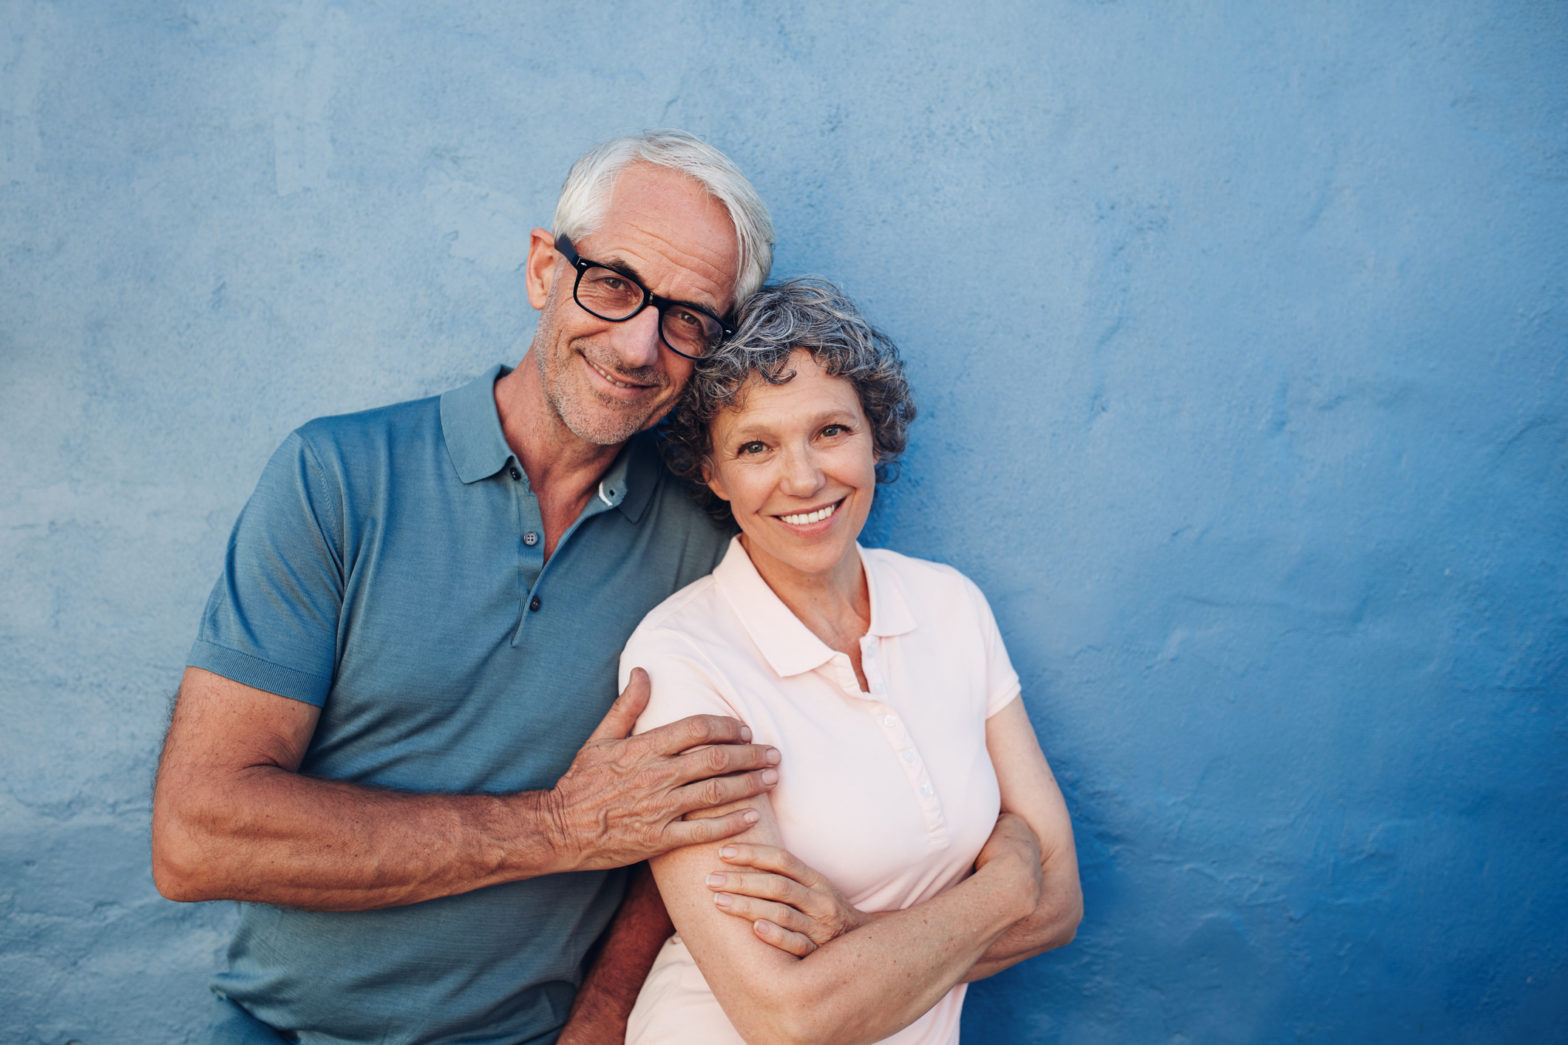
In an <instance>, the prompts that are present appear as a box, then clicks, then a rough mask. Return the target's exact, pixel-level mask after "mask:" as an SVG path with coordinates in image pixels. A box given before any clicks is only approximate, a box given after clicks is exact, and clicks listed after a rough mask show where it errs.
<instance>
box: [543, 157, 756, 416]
mask: <svg viewBox="0 0 1568 1045" xmlns="http://www.w3.org/2000/svg"><path fill="white" fill-rule="evenodd" d="M574 242H575V246H576V248H577V251H578V253H579V254H581V255H582V256H583V257H585V258H590V259H592V260H593V261H596V262H602V263H604V264H607V265H611V266H613V267H615V268H617V269H620V270H622V271H624V272H628V273H630V274H632V275H634V276H636V277H637V279H638V280H640V281H641V282H642V284H643V285H644V286H645V287H647V288H648V289H649V290H651V291H652V292H653V293H655V294H659V295H662V296H664V297H667V298H673V299H674V300H677V301H686V302H690V303H692V304H694V305H701V306H703V307H704V308H706V309H708V310H709V311H710V312H712V313H714V314H715V315H720V316H723V315H728V313H729V311H730V308H731V306H732V305H733V303H734V292H735V275H736V272H737V271H738V268H739V263H740V251H739V247H738V245H737V244H736V239H735V229H734V226H733V225H732V224H731V222H730V218H729V213H728V212H727V211H726V210H725V209H724V205H723V204H721V203H720V202H719V201H718V200H716V199H714V198H713V197H711V196H709V195H708V194H707V192H706V191H705V190H704V189H703V188H702V186H700V185H699V184H698V183H697V182H695V181H693V180H692V179H690V178H688V177H686V176H685V175H683V174H680V173H678V172H676V171H672V170H670V169H669V168H666V167H657V166H653V165H651V164H645V163H635V164H632V165H631V166H630V167H628V168H626V170H624V171H622V172H621V175H620V177H619V178H617V179H616V182H615V188H614V190H613V192H612V193H611V196H610V205H609V207H608V209H607V210H606V211H605V215H604V220H603V221H602V222H601V223H600V224H599V227H598V228H596V229H595V230H594V231H593V232H591V233H589V234H588V235H585V236H583V237H581V238H580V239H578V240H576V241H574ZM576 275H577V273H576V271H575V270H574V269H573V268H572V267H571V265H569V264H568V263H567V262H566V259H565V258H563V257H562V256H561V255H560V254H559V253H558V252H556V250H555V247H554V243H553V239H552V238H551V237H550V236H549V234H548V233H547V232H545V230H543V229H536V230H535V231H534V235H533V239H532V241H531V242H530V245H529V254H528V297H529V301H530V302H532V303H533V305H534V307H535V308H538V309H540V310H541V314H540V317H539V328H538V331H537V332H536V333H535V335H534V341H533V347H532V348H531V349H530V352H532V353H533V354H534V356H535V361H536V364H537V365H538V367H539V377H540V380H541V383H542V384H543V386H544V390H545V396H546V399H547V400H548V401H549V404H550V407H551V410H552V412H553V413H554V414H555V415H556V417H557V418H558V419H559V420H560V421H561V423H562V424H563V425H564V426H565V427H566V429H567V430H568V431H570V432H571V433H572V434H573V435H575V436H576V437H577V438H579V439H581V440H583V441H585V442H589V443H593V444H596V445H599V446H613V445H617V444H619V443H623V442H625V441H626V440H627V439H629V438H631V436H632V435H633V434H634V433H636V432H639V431H641V430H643V429H644V428H648V427H650V426H651V425H653V424H655V423H656V422H657V421H658V420H659V419H660V418H661V417H663V416H664V415H665V414H666V413H667V412H668V411H669V409H670V407H671V406H673V405H674V404H675V400H676V399H677V398H678V397H679V396H680V393H681V389H682V388H683V387H684V386H685V384H686V379H687V378H688V377H690V376H691V368H692V362H691V360H689V359H685V358H683V357H681V356H678V355H676V354H675V353H674V352H672V351H670V350H669V349H668V348H666V347H665V345H664V342H663V341H662V340H661V338H660V336H659V312H658V310H657V309H654V308H645V309H643V310H642V311H641V312H639V313H638V314H637V315H635V316H633V317H632V318H631V319H629V320H626V321H624V322H621V323H611V322H609V321H608V320H603V319H598V318H596V317H595V316H592V315H589V314H588V313H587V312H585V311H583V309H582V308H580V307H579V306H578V305H577V303H576V302H575V301H573V300H572V284H573V282H574V280H575V279H576Z"/></svg>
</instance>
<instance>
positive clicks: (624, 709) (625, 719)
mask: <svg viewBox="0 0 1568 1045" xmlns="http://www.w3.org/2000/svg"><path fill="white" fill-rule="evenodd" d="M652 691H653V686H652V684H651V683H650V682H649V681H648V673H647V672H646V671H644V670H643V669H642V668H633V669H632V674H631V678H629V679H627V680H626V688H625V689H623V690H621V695H620V696H618V697H616V698H615V703H613V704H611V705H610V710H609V711H607V712H605V714H604V718H603V719H601V720H600V721H599V725H598V726H597V727H596V728H595V729H594V731H593V732H592V733H591V734H589V736H588V741H589V743H592V742H593V741H595V740H625V739H626V738H627V737H628V736H630V735H631V732H632V727H633V726H635V725H636V724H637V718H638V716H639V715H641V714H642V713H643V709H645V708H646V707H647V706H648V694H649V693H651V692H652Z"/></svg>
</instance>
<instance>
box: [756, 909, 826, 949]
mask: <svg viewBox="0 0 1568 1045" xmlns="http://www.w3.org/2000/svg"><path fill="white" fill-rule="evenodd" d="M751 931H752V932H754V933H756V934H757V939H759V940H761V941H762V942H763V943H767V944H772V945H773V946H774V947H777V948H778V949H779V950H781V951H785V952H787V953H789V954H793V955H794V956H795V957H797V958H804V957H805V956H806V955H808V954H810V953H811V952H812V951H814V950H816V949H817V945H816V944H814V943H812V942H811V938H810V937H809V936H802V935H801V934H800V933H796V932H790V931H789V930H788V929H784V928H781V927H780V926H777V925H775V924H773V923H772V922H770V921H768V920H767V919H765V918H762V919H758V920H757V921H754V922H752V923H751Z"/></svg>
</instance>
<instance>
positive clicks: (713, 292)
mask: <svg viewBox="0 0 1568 1045" xmlns="http://www.w3.org/2000/svg"><path fill="white" fill-rule="evenodd" d="M578 249H579V250H580V251H581V252H582V253H583V255H584V256H585V257H589V258H591V259H592V260H594V261H603V262H606V263H609V264H613V265H615V266H616V267H618V268H624V269H625V270H626V271H627V273H628V274H629V275H632V276H635V277H636V278H637V279H638V280H640V281H641V282H642V283H644V284H645V285H646V286H647V287H648V289H650V290H652V291H653V292H654V293H656V294H661V295H663V296H665V297H673V298H677V299H681V300H691V301H693V302H694V303H703V304H708V305H722V306H723V307H724V308H725V309H727V308H728V307H729V305H730V303H731V302H732V301H733V299H734V293H735V282H736V279H737V277H738V275H739V271H740V245H739V240H738V237H737V235H736V232H735V225H734V223H733V221H732V220H731V219H730V215H729V210H728V209H727V208H726V207H725V206H724V204H723V203H722V202H721V201H719V200H718V199H717V198H715V197H714V196H713V195H711V194H710V193H709V192H708V190H707V189H706V188H705V187H704V186H703V185H702V183H701V182H699V181H697V180H696V179H695V178H692V177H691V176H689V175H686V174H683V173H681V172H680V171H676V170H671V169H670V168H667V167H657V166H654V165H652V164H647V163H636V164H632V165H631V166H629V167H627V168H626V170H624V171H622V172H621V173H620V175H619V176H618V177H617V178H616V180H615V184H614V186H613V187H612V189H611V193H610V202H609V205H608V206H607V207H606V208H605V211H604V214H603V216H602V218H601V220H600V221H599V222H598V224H597V226H596V227H595V228H594V229H593V231H591V232H588V233H585V234H584V235H583V236H582V238H581V241H580V242H579V244H578ZM693 293H701V295H702V298H706V299H707V300H706V301H703V300H701V299H699V298H694V297H692V294H693Z"/></svg>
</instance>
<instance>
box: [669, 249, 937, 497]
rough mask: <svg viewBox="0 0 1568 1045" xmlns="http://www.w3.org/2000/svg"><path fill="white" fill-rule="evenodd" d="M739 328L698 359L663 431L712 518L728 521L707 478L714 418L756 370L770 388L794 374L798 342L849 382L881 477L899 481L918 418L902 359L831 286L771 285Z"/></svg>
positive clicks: (739, 396) (739, 397)
mask: <svg viewBox="0 0 1568 1045" xmlns="http://www.w3.org/2000/svg"><path fill="white" fill-rule="evenodd" d="M735 326H736V330H735V333H734V335H733V336H731V337H730V338H728V339H726V340H725V342H724V343H723V344H722V345H720V346H719V348H718V349H717V350H715V351H714V353H713V354H712V355H710V356H707V357H705V358H703V359H702V360H700V361H699V362H698V363H697V366H696V369H695V371H694V372H693V373H692V376H691V380H690V381H688V382H687V383H686V388H685V391H684V392H683V393H682V395H681V398H680V402H679V403H677V404H676V407H675V409H674V410H672V411H671V412H670V417H669V420H668V421H667V422H666V423H665V426H664V430H663V442H662V449H663V451H664V459H665V462H666V463H667V464H668V465H669V468H670V470H671V471H672V472H674V473H675V474H676V475H678V476H680V477H681V478H683V479H685V480H687V481H688V482H690V483H692V484H693V486H694V488H695V495H696V497H697V499H698V501H700V502H701V503H702V505H703V507H704V508H706V509H707V510H708V512H709V513H710V514H712V515H713V517H714V518H715V519H718V520H719V521H721V522H727V521H729V520H730V519H731V518H733V517H732V516H731V514H730V506H729V503H728V502H726V501H724V500H722V499H721V498H719V497H717V496H715V495H714V494H713V492H712V491H711V490H709V489H708V487H707V484H706V482H705V481H704V477H703V467H704V465H705V464H706V463H707V462H708V458H709V455H710V454H712V452H713V437H712V427H713V419H714V418H715V417H717V416H718V415H719V414H720V413H721V412H722V411H724V410H726V409H728V408H730V407H738V406H741V405H742V402H743V400H744V397H745V393H746V389H747V387H748V383H749V382H750V380H751V378H752V377H753V375H755V376H756V377H759V378H761V379H762V380H764V381H767V382H768V383H769V384H775V385H782V384H784V383H786V382H787V381H789V380H790V379H791V378H793V377H794V376H795V371H794V370H792V369H790V366H789V358H790V355H791V354H792V353H793V352H794V351H795V350H796V349H797V348H803V349H805V350H806V351H808V352H810V353H811V356H812V358H813V359H815V360H816V361H817V363H818V364H819V365H821V367H822V368H823V369H824V370H826V371H827V372H828V373H829V374H831V375H832V376H834V377H841V378H843V379H844V380H846V381H848V382H849V383H850V384H851V385H853V386H854V388H855V393H856V395H858V396H859V397H860V408H861V409H862V410H864V411H865V412H866V420H868V421H869V422H870V423H871V438H872V445H873V446H874V447H875V449H876V456H877V465H876V471H877V481H878V482H880V483H890V482H892V481H893V480H894V479H896V478H898V467H899V462H898V455H899V454H901V453H903V451H904V445H905V443H906V442H907V441H908V438H909V422H911V421H913V420H914V418H915V402H914V400H913V399H912V398H910V394H909V382H908V381H907V380H906V379H905V377H904V364H903V361H902V360H901V359H899V356H898V346H897V345H895V344H893V342H892V341H891V340H889V339H888V337H887V336H886V335H884V334H883V333H881V332H880V331H878V330H877V329H876V328H874V327H872V326H871V324H869V323H867V322H866V320H865V319H864V318H863V317H862V316H861V314H860V312H859V310H858V309H856V308H855V306H854V304H853V303H852V302H851V301H850V300H849V299H848V298H847V297H845V296H844V294H843V293H842V292H841V291H840V290H839V289H838V288H837V287H835V286H834V285H833V284H831V283H829V282H827V281H826V280H822V279H812V278H809V277H807V278H802V279H792V280H788V281H786V282H783V283H769V284H767V285H765V286H764V287H762V289H760V290H758V291H757V293H756V294H755V295H753V296H752V298H751V300H749V301H748V302H747V303H746V305H745V307H744V308H742V309H741V311H740V313H739V314H738V315H737V316H736V317H735Z"/></svg>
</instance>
